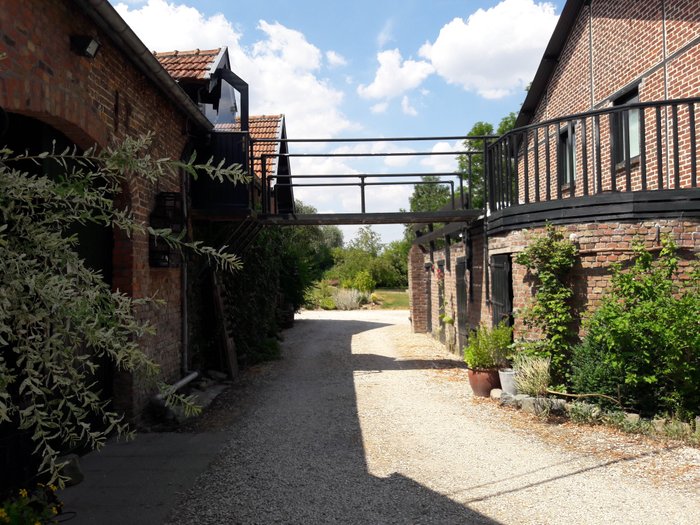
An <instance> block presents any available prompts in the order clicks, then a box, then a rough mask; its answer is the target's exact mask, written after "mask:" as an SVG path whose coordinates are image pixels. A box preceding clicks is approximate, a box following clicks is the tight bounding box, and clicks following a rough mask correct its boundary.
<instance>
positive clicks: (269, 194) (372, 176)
mask: <svg viewBox="0 0 700 525" xmlns="http://www.w3.org/2000/svg"><path fill="white" fill-rule="evenodd" d="M495 138H496V137H494V136H469V137H465V136H441V137H399V138H396V137H394V138H347V139H258V140H254V141H252V145H251V146H252V150H251V151H252V153H251V156H250V159H251V160H250V165H251V167H252V166H254V165H257V166H258V168H257V169H256V170H255V171H256V175H257V177H258V178H259V180H260V182H261V187H262V194H261V202H260V208H261V211H262V213H263V215H265V214H276V213H280V211H281V210H280V209H279V207H278V206H277V203H276V199H275V198H273V195H275V196H279V195H280V192H284V191H289V192H291V191H293V188H327V189H329V190H331V189H332V188H347V187H356V188H358V190H359V191H358V197H357V198H358V210H359V212H360V213H361V214H365V213H366V212H367V207H368V206H367V192H368V190H370V189H371V188H374V187H379V186H395V185H404V186H416V185H441V186H446V187H447V188H448V190H449V195H450V198H449V203H448V206H447V208H449V209H451V210H470V209H473V208H474V205H475V202H479V203H480V202H482V198H481V195H479V196H478V198H477V195H475V188H478V189H479V191H483V184H479V183H478V182H477V178H479V177H483V175H482V173H475V169H474V166H483V158H484V156H485V152H486V145H487V144H488V142H489V141H492V140H495ZM467 139H468V140H470V141H475V142H476V141H478V142H477V143H478V144H483V146H481V147H480V149H474V148H471V149H469V148H465V149H463V150H460V151H423V150H413V149H411V150H410V151H396V150H395V149H396V148H395V147H394V148H392V147H386V148H384V149H385V151H377V149H380V148H377V146H376V145H377V144H392V143H405V142H409V141H410V142H418V143H425V142H437V141H461V142H464V141H465V140H467ZM271 142H274V143H280V144H284V145H285V146H286V147H285V148H280V149H284V150H287V151H290V150H291V149H292V148H293V147H294V146H299V145H303V146H304V145H305V146H307V148H306V149H307V150H308V149H309V148H308V146H309V145H310V144H314V143H323V144H325V145H329V144H330V145H334V144H345V145H348V144H349V145H357V144H363V143H370V144H371V145H369V146H368V147H367V148H364V149H366V150H367V151H360V152H356V151H338V150H337V149H336V150H335V151H332V152H308V151H307V152H293V151H290V152H288V153H259V151H260V150H263V149H264V148H265V145H267V144H269V143H271ZM392 149H394V151H391V150H392ZM438 156H452V157H458V156H463V158H464V159H465V161H464V165H465V166H464V167H465V169H464V170H463V171H449V172H430V171H426V172H416V171H410V172H399V173H378V172H358V173H299V172H298V171H297V170H295V171H294V173H293V174H292V175H289V174H277V173H269V171H270V170H269V169H268V168H269V167H270V166H271V165H272V164H273V162H277V163H279V162H280V159H283V158H286V159H293V158H318V159H332V158H355V159H368V158H377V157H379V158H391V157H413V158H430V157H438ZM475 157H478V160H473V159H474V158H475ZM482 171H483V170H482ZM425 176H435V177H438V179H439V180H437V181H426V180H423V177H425ZM389 213H391V212H389Z"/></svg>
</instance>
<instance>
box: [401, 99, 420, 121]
mask: <svg viewBox="0 0 700 525" xmlns="http://www.w3.org/2000/svg"><path fill="white" fill-rule="evenodd" d="M401 111H403V112H404V113H405V114H406V115H409V116H411V117H415V116H416V115H418V111H416V108H414V107H413V106H411V101H410V100H408V96H407V95H404V96H403V98H402V99H401Z"/></svg>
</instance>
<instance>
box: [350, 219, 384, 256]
mask: <svg viewBox="0 0 700 525" xmlns="http://www.w3.org/2000/svg"><path fill="white" fill-rule="evenodd" d="M349 248H350V249H355V250H360V251H363V252H365V253H367V254H369V255H371V256H372V257H377V256H378V255H379V252H380V251H381V250H382V238H381V236H380V235H379V234H378V233H377V232H375V231H374V230H373V229H372V227H371V226H362V227H361V228H360V229H359V230H357V234H355V237H354V238H353V239H352V240H351V241H350V245H349Z"/></svg>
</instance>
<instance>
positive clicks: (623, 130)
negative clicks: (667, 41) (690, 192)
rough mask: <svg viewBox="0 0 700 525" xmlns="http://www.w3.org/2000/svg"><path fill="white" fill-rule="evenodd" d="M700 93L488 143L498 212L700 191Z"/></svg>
mask: <svg viewBox="0 0 700 525" xmlns="http://www.w3.org/2000/svg"><path fill="white" fill-rule="evenodd" d="M698 104H700V98H689V99H678V100H668V101H662V102H646V103H635V104H629V105H624V106H615V107H610V108H605V109H600V110H596V111H590V112H586V113H579V114H574V115H569V116H566V117H562V118H557V119H553V120H548V121H546V122H541V123H538V124H533V125H530V126H525V127H522V128H518V129H515V130H513V131H511V132H509V133H507V134H505V135H503V136H502V137H500V138H499V139H498V140H495V141H494V142H493V143H492V144H490V145H489V146H488V151H487V159H486V166H487V167H486V172H487V187H488V204H489V208H490V211H492V212H493V211H498V210H502V209H505V208H509V207H511V206H516V205H521V204H529V203H536V202H547V201H552V200H555V199H568V198H574V197H585V196H589V195H597V194H603V193H610V192H633V191H654V190H668V189H685V188H697V137H696V110H697V105H698Z"/></svg>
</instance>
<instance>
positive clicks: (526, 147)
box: [523, 131, 530, 204]
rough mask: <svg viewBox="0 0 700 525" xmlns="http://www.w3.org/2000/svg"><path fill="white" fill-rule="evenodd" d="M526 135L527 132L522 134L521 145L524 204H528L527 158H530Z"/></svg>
mask: <svg viewBox="0 0 700 525" xmlns="http://www.w3.org/2000/svg"><path fill="white" fill-rule="evenodd" d="M528 135H529V133H528V132H527V131H524V132H523V145H524V146H525V150H524V152H523V184H524V185H525V187H524V188H523V189H524V190H525V204H527V203H529V202H530V175H529V173H528V172H529V171H530V162H529V158H528V157H529V156H530V147H529V146H530V145H529V144H528V142H527V141H528Z"/></svg>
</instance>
